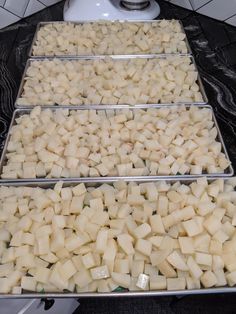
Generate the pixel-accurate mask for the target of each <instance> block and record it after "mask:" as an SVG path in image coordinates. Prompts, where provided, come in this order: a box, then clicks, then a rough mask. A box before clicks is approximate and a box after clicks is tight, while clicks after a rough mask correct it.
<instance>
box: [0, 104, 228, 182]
mask: <svg viewBox="0 0 236 314" xmlns="http://www.w3.org/2000/svg"><path fill="white" fill-rule="evenodd" d="M221 151H222V146H221V143H220V142H219V141H218V139H217V129H216V127H215V125H214V122H213V120H212V110H211V109H210V108H198V107H196V106H191V107H186V106H184V105H180V106H161V107H160V108H149V109H116V110H114V109H107V110H103V109H101V110H68V109H62V108H60V109H59V108H57V109H55V110H54V111H53V110H50V109H41V107H35V108H34V109H33V110H31V111H30V113H28V114H23V115H22V116H20V117H19V118H17V119H16V125H13V127H12V129H11V130H10V138H9V142H8V144H7V152H6V160H5V164H4V165H3V168H2V174H1V178H2V179H15V178H60V177H63V178H68V177H98V176H149V175H153V176H156V175H176V174H181V175H183V174H193V175H195V174H202V173H224V170H225V169H226V168H227V167H228V166H229V164H230V162H229V161H228V160H227V159H226V156H225V155H224V153H222V152H221Z"/></svg>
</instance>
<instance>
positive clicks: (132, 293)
mask: <svg viewBox="0 0 236 314" xmlns="http://www.w3.org/2000/svg"><path fill="white" fill-rule="evenodd" d="M118 180H119V179H117V178H116V179H110V180H108V181H107V183H108V184H112V183H113V182H116V181H118ZM213 180H214V179H208V182H212V181H213ZM224 180H225V181H226V180H227V179H226V178H224ZM124 181H126V182H127V181H128V182H131V181H132V182H135V181H137V180H136V179H135V178H132V179H127V178H126V179H124ZM151 181H154V182H158V181H163V180H162V179H159V178H155V179H153V180H151ZM165 181H167V182H168V183H175V182H177V181H180V182H181V183H182V184H191V183H192V182H193V181H194V180H193V179H186V178H185V179H177V178H176V179H170V178H169V179H168V178H167V179H165ZM57 182H58V181H57ZM82 182H83V183H85V185H86V186H94V187H97V186H98V185H99V184H102V183H103V181H100V180H99V179H96V180H94V181H93V182H92V183H91V182H90V181H88V180H87V179H83V180H81V183H82ZM144 182H150V180H146V179H143V180H142V181H139V182H138V183H144ZM76 184H78V182H77V181H74V180H71V181H68V182H65V183H64V187H66V186H74V185H76ZM4 186H14V187H20V186H30V187H40V188H45V189H46V188H52V187H53V183H46V182H41V183H8V184H4ZM233 292H236V287H229V286H224V287H219V288H201V289H191V290H187V289H185V290H172V291H168V290H151V291H122V292H108V293H107V292H106V293H105V292H104V293H101V292H87V293H86V292H85V293H70V292H59V293H51V292H48V293H37V292H24V293H23V294H0V299H24V298H29V299H35V298H37V299H38V298H43V297H44V298H91V297H96V298H97V297H98V298H106V297H151V296H175V295H200V294H218V293H233Z"/></svg>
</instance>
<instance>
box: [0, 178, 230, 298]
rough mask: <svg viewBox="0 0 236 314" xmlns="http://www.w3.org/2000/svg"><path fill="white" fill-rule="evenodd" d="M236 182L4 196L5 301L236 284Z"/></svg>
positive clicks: (1, 252) (0, 201) (4, 192)
mask: <svg viewBox="0 0 236 314" xmlns="http://www.w3.org/2000/svg"><path fill="white" fill-rule="evenodd" d="M235 185H236V180H235V178H232V179H229V180H227V181H224V180H223V179H218V180H215V181H211V182H208V181H207V180H206V178H204V177H202V178H200V179H198V180H197V181H193V182H192V183H191V184H188V183H186V184H185V183H184V182H183V183H181V182H178V181H176V182H175V183H173V184H170V183H168V182H165V181H159V182H148V183H140V184H137V183H135V182H129V183H126V182H123V181H118V182H114V183H113V184H106V183H105V184H100V185H97V186H95V187H86V186H85V185H84V184H83V183H80V184H78V185H76V186H69V187H63V184H62V182H58V183H57V184H56V185H55V186H54V187H52V188H48V189H42V188H39V187H34V188H32V187H6V186H1V187H0V258H1V265H0V293H10V292H11V293H16V294H17V293H22V292H24V291H37V292H65V291H67V292H74V291H76V292H78V293H79V292H96V291H98V292H110V291H114V290H115V289H117V288H118V287H123V288H127V289H129V290H130V291H138V290H149V289H150V290H165V289H168V290H183V289H186V288H187V289H198V288H200V287H204V288H210V287H219V286H225V285H226V284H228V285H229V286H234V285H235V284H236V253H235V245H236V237H235V235H236V229H235V226H236V192H235V191H234V188H235Z"/></svg>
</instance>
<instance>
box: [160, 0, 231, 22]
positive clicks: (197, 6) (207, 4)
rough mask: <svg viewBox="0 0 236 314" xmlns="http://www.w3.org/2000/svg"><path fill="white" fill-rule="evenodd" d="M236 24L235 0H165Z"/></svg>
mask: <svg viewBox="0 0 236 314" xmlns="http://www.w3.org/2000/svg"><path fill="white" fill-rule="evenodd" d="M166 1H168V2H170V3H173V4H176V5H179V6H181V7H183V8H186V9H189V10H194V11H196V12H198V13H201V14H204V15H207V16H210V17H212V18H215V19H217V20H220V21H225V22H226V23H228V24H231V25H234V26H236V0H166Z"/></svg>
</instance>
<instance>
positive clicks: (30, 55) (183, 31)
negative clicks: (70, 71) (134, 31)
mask: <svg viewBox="0 0 236 314" xmlns="http://www.w3.org/2000/svg"><path fill="white" fill-rule="evenodd" d="M161 21H162V20H111V21H110V22H120V23H124V22H129V23H160V22H161ZM170 21H171V20H170ZM176 21H178V22H179V24H180V27H181V31H182V33H184V34H185V39H184V41H185V44H186V47H187V51H188V52H187V53H186V54H192V49H191V47H190V44H189V41H188V38H187V34H186V32H185V30H184V26H183V23H182V21H180V20H176ZM96 22H98V21H97V20H91V21H75V22H65V21H52V22H39V23H38V24H37V27H36V30H35V34H34V37H33V41H32V44H31V46H30V50H29V53H28V56H29V57H30V58H34V57H36V58H37V57H42V58H49V57H59V58H60V57H77V56H86V57H88V56H92V55H69V54H66V55H43V56H42V55H41V56H40V55H33V48H34V46H35V43H36V41H37V35H38V31H39V29H40V28H41V27H43V26H45V25H49V24H74V25H79V24H86V23H96ZM149 54H152V53H147V55H149ZM172 54H179V53H178V52H177V53H168V54H167V55H172ZM123 55H125V54H123Z"/></svg>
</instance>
